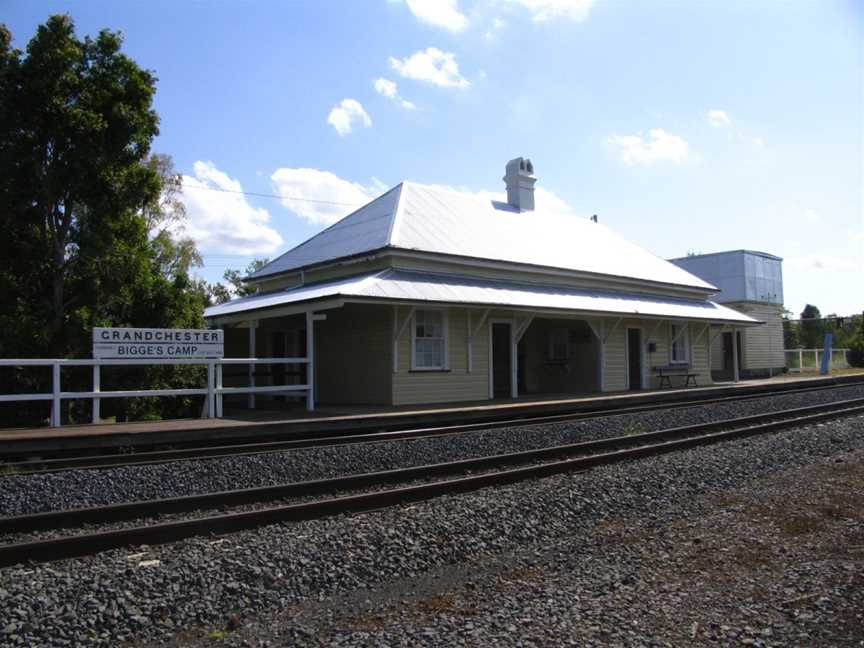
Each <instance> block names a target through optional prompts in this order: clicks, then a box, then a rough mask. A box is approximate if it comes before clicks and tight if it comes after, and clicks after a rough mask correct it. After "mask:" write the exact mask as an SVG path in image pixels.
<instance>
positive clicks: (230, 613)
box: [0, 417, 864, 646]
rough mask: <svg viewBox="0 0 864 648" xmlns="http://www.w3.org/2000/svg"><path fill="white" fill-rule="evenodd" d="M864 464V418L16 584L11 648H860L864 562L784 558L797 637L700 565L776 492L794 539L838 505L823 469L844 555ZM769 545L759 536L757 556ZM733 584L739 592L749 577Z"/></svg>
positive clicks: (7, 596) (162, 551)
mask: <svg viewBox="0 0 864 648" xmlns="http://www.w3.org/2000/svg"><path fill="white" fill-rule="evenodd" d="M862 450H864V418H862V417H856V418H851V419H846V420H843V421H838V422H832V423H826V424H820V425H817V426H810V427H807V428H800V429H796V430H789V431H784V432H781V433H778V434H774V435H769V436H764V437H757V438H753V439H750V440H747V441H735V442H729V443H725V444H721V445H714V446H708V447H704V448H697V449H694V450H690V451H687V452H682V453H676V454H670V455H666V456H662V457H657V458H652V459H646V460H642V461H638V462H632V463H628V464H620V465H615V466H608V467H604V468H599V469H596V470H594V471H591V472H588V473H581V474H575V475H561V476H556V477H551V478H548V479H542V480H536V481H531V482H523V483H520V484H515V485H512V486H507V487H500V488H495V489H485V490H483V491H478V492H476V493H471V494H465V495H459V496H449V497H442V498H438V499H435V500H432V501H429V502H425V503H419V504H414V505H411V506H406V507H400V508H394V509H387V510H381V511H375V512H371V513H368V514H364V515H357V516H340V517H336V518H331V519H327V520H319V521H315V522H308V523H299V524H284V525H273V526H270V527H265V528H262V529H259V530H257V531H255V532H244V533H238V534H234V535H231V536H226V537H224V538H219V539H195V540H190V541H186V542H182V543H177V544H174V545H165V546H159V547H152V548H136V549H134V550H122V551H119V550H118V551H112V552H108V553H105V554H102V555H98V556H94V557H91V558H87V559H76V560H69V561H63V562H60V563H55V564H52V565H35V566H24V567H15V568H8V569H4V570H2V571H0V618H3V619H4V620H6V621H5V623H6V625H5V627H3V628H0V645H10V646H15V645H48V646H53V645H69V646H75V645H111V646H115V645H123V642H124V641H129V642H132V643H131V644H130V645H157V644H158V645H164V644H166V643H167V644H169V645H188V644H189V643H190V642H191V643H192V644H193V645H202V646H203V645H214V643H217V642H221V645H225V646H228V645H230V646H236V645H261V646H265V645H267V646H282V645H299V646H319V645H320V646H329V645H342V646H367V645H368V646H373V645H374V646H382V645H391V646H400V645H404V646H409V645H410V646H415V645H429V646H445V645H446V646H453V645H476V646H480V645H490V643H492V642H494V643H496V644H500V645H502V646H509V645H513V646H515V645H524V646H531V645H535V646H548V645H567V641H570V640H572V645H598V646H599V645H604V646H611V645H627V646H630V645H633V646H636V645H639V646H642V645H676V646H678V645H688V639H687V638H688V637H690V633H692V634H693V635H694V637H695V638H693V639H692V640H690V641H691V642H692V643H693V645H703V643H702V642H703V641H704V642H710V641H711V637H712V636H713V637H715V638H714V641H719V642H720V643H719V644H717V645H727V644H729V643H732V642H733V641H734V642H735V643H739V642H740V643H743V644H744V645H748V644H746V643H745V642H744V639H747V640H752V642H753V643H752V644H750V645H766V646H785V645H819V643H818V642H816V641H815V640H810V641H807V640H805V635H806V637H809V638H810V639H812V638H813V637H816V636H819V635H817V634H814V633H818V632H821V630H819V628H821V627H822V626H823V625H825V624H824V623H823V622H824V621H825V620H826V619H827V620H830V621H831V623H830V624H828V625H830V626H831V627H832V628H833V629H834V630H836V631H837V632H839V633H840V634H839V635H838V636H839V638H840V639H836V638H835V639H836V640H835V641H834V642H833V643H831V642H829V643H828V644H824V643H823V644H821V645H854V644H851V643H849V644H844V643H843V641H845V639H844V637H845V636H846V635H844V634H843V628H845V627H846V626H845V625H843V624H842V623H840V621H842V619H845V618H847V617H846V616H844V615H847V613H848V614H851V615H852V616H851V617H850V619H851V620H854V619H855V616H854V615H855V613H856V612H855V608H854V606H853V607H852V608H850V607H849V605H852V603H854V602H855V599H854V597H855V592H856V591H858V592H859V595H860V589H859V590H855V589H854V588H853V589H848V590H847V589H844V587H847V585H848V587H851V586H852V585H851V583H853V580H854V578H855V577H858V576H860V564H861V563H860V561H859V562H858V563H857V567H856V569H857V570H858V571H857V572H847V571H846V568H847V567H848V566H849V565H850V564H851V563H850V562H849V561H847V560H845V559H837V560H833V561H832V560H830V559H825V558H823V557H817V558H816V559H814V560H812V561H811V562H810V563H808V562H806V561H804V560H802V558H801V556H806V555H808V554H807V553H806V551H805V549H806V546H805V547H803V549H802V546H801V543H800V542H799V543H798V544H797V545H796V544H794V543H792V542H789V543H787V544H788V546H785V545H784V546H782V547H781V548H771V549H770V551H769V550H767V549H766V552H767V554H770V555H772V556H773V555H782V553H778V552H780V551H781V549H782V551H785V552H786V555H788V556H789V557H790V565H791V567H790V570H791V571H790V572H789V573H788V574H787V573H785V572H784V578H785V577H787V576H788V578H786V579H785V580H777V579H775V580H774V581H771V580H769V581H768V582H769V583H770V582H773V583H774V585H771V587H774V588H775V589H776V591H773V590H772V591H771V592H769V593H768V595H766V596H769V598H771V597H773V598H772V599H771V600H774V598H779V597H783V598H782V600H781V601H779V603H778V602H777V601H775V603H776V604H777V605H780V606H781V607H782V605H787V607H788V606H791V609H793V610H799V609H800V610H804V609H806V610H809V612H806V614H809V615H810V617H808V618H809V619H810V621H813V622H812V623H810V621H807V622H806V623H805V624H804V625H799V624H797V622H796V623H791V625H790V624H789V623H786V622H785V621H784V620H783V616H782V614H779V613H778V614H776V615H775V614H774V613H773V612H772V616H771V618H770V619H769V620H768V622H767V625H766V622H763V621H764V619H763V618H762V617H759V614H763V612H764V614H767V612H765V610H767V608H765V610H762V609H761V608H759V607H758V600H757V597H756V595H755V592H756V591H757V590H758V582H759V577H760V572H759V565H758V562H757V561H756V560H755V559H754V560H750V562H748V561H747V560H745V559H742V560H739V561H736V562H735V564H736V565H739V563H740V564H744V565H751V566H752V570H751V571H752V574H750V576H749V577H748V578H752V579H753V592H754V594H753V595H751V597H750V598H751V599H752V600H748V599H747V598H746V597H745V598H738V597H737V595H731V596H730V597H727V596H726V594H725V592H724V590H723V588H722V587H720V586H718V585H717V584H716V583H714V582H711V581H710V579H709V578H708V576H707V575H705V574H708V575H710V574H711V573H713V572H712V571H711V570H712V569H713V568H712V567H711V565H710V564H708V563H705V564H704V565H702V566H701V567H700V566H699V565H700V563H699V562H698V561H696V559H697V558H698V557H699V556H700V555H703V554H704V556H707V557H708V558H711V559H716V560H715V562H716V561H720V562H721V564H722V561H723V560H725V561H726V562H729V561H730V560H731V559H733V558H735V556H736V554H734V553H731V554H729V553H725V555H724V551H723V550H724V549H728V550H730V551H734V550H736V549H737V547H734V546H733V547H731V548H730V547H729V546H728V545H727V544H725V543H723V542H720V541H719V540H718V542H720V544H717V545H714V544H711V543H712V542H713V535H712V534H714V533H715V531H716V529H720V528H724V527H723V525H726V526H728V527H730V529H731V534H730V535H731V537H732V538H733V539H734V538H735V537H736V534H737V532H738V528H737V527H736V526H735V525H736V524H738V523H737V522H736V519H737V518H736V516H735V515H734V513H735V511H736V507H739V506H743V507H744V509H742V510H746V506H747V504H748V502H750V501H751V500H750V499H747V498H748V497H749V496H750V495H749V493H759V492H760V491H759V489H760V488H762V489H763V491H764V488H765V487H761V486H760V484H761V483H763V482H764V481H765V480H769V479H777V480H780V482H783V480H785V484H786V485H785V487H784V489H781V488H780V487H776V491H769V494H770V495H771V496H772V497H773V499H770V498H767V499H766V498H758V497H755V496H753V498H752V501H762V502H771V503H772V504H771V505H770V506H768V505H767V504H766V507H767V508H765V509H764V511H756V512H754V513H753V517H758V518H759V519H761V518H762V517H766V518H770V520H774V521H775V522H776V524H781V523H782V521H783V520H787V519H790V518H793V517H795V516H796V515H797V514H798V513H801V511H800V510H799V509H800V507H801V504H800V502H803V501H804V498H805V497H807V496H811V497H812V496H814V494H818V492H819V491H818V490H814V486H813V484H814V483H815V482H814V481H813V480H812V479H811V480H809V481H806V480H804V479H802V476H803V475H804V474H805V473H803V472H802V471H807V470H814V469H823V470H825V471H828V475H829V476H830V475H833V474H835V473H836V475H837V485H836V489H837V491H838V492H839V491H840V490H841V488H846V490H847V491H848V492H846V493H845V496H846V500H845V503H844V505H843V508H842V510H841V509H838V508H836V507H835V508H832V509H830V510H831V511H834V513H832V514H831V516H828V517H827V518H826V519H827V520H829V521H831V523H832V524H833V525H834V528H832V533H833V534H834V535H833V537H834V538H835V539H837V540H838V543H839V544H840V545H842V544H843V542H845V541H846V540H844V538H845V536H844V535H843V534H847V535H849V536H850V537H854V535H855V534H856V533H857V534H858V537H859V538H861V536H864V530H862V527H861V524H862V518H861V512H862V510H864V504H862V501H861V496H862V493H861V489H862V481H864V480H862V479H861V475H862V474H864V473H862V472H848V473H847V474H846V475H845V479H844V474H843V473H842V472H841V468H838V466H840V467H846V466H848V467H850V471H854V469H855V467H856V466H857V467H859V469H860V467H861V465H862V464H864V456H862V452H861V451H862ZM854 451H858V452H857V453H854ZM838 460H839V461H842V463H837V462H838ZM832 470H833V471H834V472H831V471H832ZM856 476H857V477H856ZM770 488H775V487H773V486H772V487H770ZM736 498H744V499H743V500H741V503H739V502H738V500H737V499H736ZM856 498H857V499H856ZM829 500H830V498H829ZM814 506H816V508H817V509H818V502H817V504H814ZM796 507H797V508H796ZM760 516H761V517H760ZM801 517H806V515H803V514H802V515H801ZM801 524H802V525H804V527H805V528H807V527H806V524H805V522H802V523H801ZM718 525H719V526H718ZM741 528H742V529H744V527H741ZM795 528H797V527H795ZM817 528H818V527H817ZM742 532H743V531H742ZM803 535H804V536H805V539H806V540H808V541H810V539H811V536H809V535H807V534H803ZM718 537H719V536H718ZM813 537H815V536H813ZM697 539H698V540H699V542H696V540H697ZM685 540H686V541H687V542H689V545H688V547H689V548H688V550H687V551H688V552H689V553H687V552H684V553H683V554H682V553H680V552H679V551H678V547H680V546H681V545H682V543H683V542H684V541H685ZM757 540H758V539H757V538H755V536H753V537H750V536H748V535H746V533H745V535H743V536H742V537H740V538H739V545H740V546H741V547H743V548H753V547H754V546H756V542H757ZM652 542H653V543H654V544H651V543H652ZM861 542H862V541H859V544H861ZM850 546H854V543H853V545H850ZM607 549H610V551H608V552H607ZM703 549H704V550H703ZM745 558H746V556H745ZM829 558H830V557H829ZM649 559H652V560H654V561H655V563H656V564H667V565H672V566H673V567H675V568H676V569H677V570H679V571H680V572H681V575H680V577H679V578H678V582H677V584H676V582H671V581H670V582H665V581H662V580H661V579H659V578H658V577H656V576H653V575H652V573H651V572H646V571H645V569H644V568H643V567H641V566H640V565H641V563H640V561H645V560H649ZM673 559H674V560H673ZM793 559H794V560H793ZM675 560H677V561H678V562H677V563H676V562H675ZM729 564H730V565H731V564H732V563H731V562H730V563H729ZM739 566H740V565H739ZM748 569H749V568H748ZM687 570H689V572H688V571H687ZM700 572H705V574H701V573H700ZM747 573H750V572H747ZM796 574H797V575H798V576H796ZM825 574H829V575H833V576H836V578H833V580H832V578H827V577H826V578H827V580H826V581H825V583H820V585H822V586H824V587H829V586H830V591H828V592H827V594H825V595H824V596H822V597H821V598H826V599H827V602H826V601H824V600H821V598H820V597H819V596H815V597H813V599H812V600H810V599H801V600H800V601H792V603H785V604H784V603H783V601H787V600H790V599H797V598H798V597H801V596H807V595H809V594H811V593H812V592H810V591H799V590H800V587H801V585H800V583H799V581H800V579H801V578H803V579H807V578H816V576H817V575H818V576H823V575H825ZM799 576H800V578H798V577H799ZM847 576H848V578H847ZM729 578H730V588H731V587H732V586H736V587H737V585H738V583H737V581H736V580H735V579H736V574H735V572H734V571H732V570H730V573H729ZM796 578H798V580H796ZM844 578H846V580H843V579H844ZM574 579H575V580H574ZM700 579H702V581H700ZM775 581H776V582H775ZM847 581H848V583H847ZM700 582H701V583H702V584H700ZM859 585H860V583H859ZM664 588H665V589H664ZM688 588H689V590H688ZM805 589H806V588H805ZM691 590H692V591H695V592H696V593H698V592H700V591H704V592H714V594H713V596H714V599H715V600H714V603H715V604H716V605H721V603H722V604H723V605H727V606H728V609H727V610H725V613H728V614H727V616H726V617H723V616H722V615H719V613H717V614H714V613H713V612H712V613H711V614H714V616H712V615H711V614H708V613H707V612H706V616H699V617H698V618H692V617H689V616H686V615H684V612H685V611H686V610H687V609H688V606H690V604H691V603H692V602H693V601H695V600H696V599H695V598H693V595H692V594H690V593H688V591H691ZM333 596H344V597H345V598H335V599H331V598H330V597H333ZM703 598H704V597H703ZM708 598H711V597H710V596H709V597H708ZM367 599H368V600H369V603H366V601H367ZM319 600H320V602H319V603H316V601H319ZM661 600H662V606H663V607H662V609H658V607H657V606H658V605H660V604H661V603H660V602H661ZM724 601H725V603H723V602H724ZM850 601H851V603H850ZM703 602H704V601H700V604H701V603H703ZM707 602H710V601H707ZM707 602H705V604H707ZM613 604H615V605H613ZM616 605H617V607H616ZM316 606H318V607H316ZM465 606H467V608H465V609H469V610H472V612H471V618H470V619H467V620H466V618H465V615H464V614H462V612H461V611H460V610H462V609H463V607H465ZM676 606H677V607H676ZM754 606H755V607H754ZM796 606H797V607H796ZM286 610H287V612H286ZM736 610H737V612H736ZM747 610H750V611H749V612H747ZM760 610H762V611H761V612H760ZM772 610H773V608H772ZM715 612H716V610H715ZM858 613H860V608H858ZM270 614H276V616H274V617H271V616H269V615H270ZM802 614H804V613H803V612H802ZM259 615H261V616H260V619H259V618H258V617H259ZM778 615H779V616H778ZM787 616H789V615H787ZM751 617H752V618H751ZM799 617H800V615H799ZM799 617H796V618H799ZM634 619H635V620H637V621H640V623H643V624H644V625H636V626H634V625H633V623H632V622H633V620H634ZM664 619H665V620H666V621H663V622H662V623H661V621H662V620H664ZM805 620H806V619H805ZM757 621H758V623H757ZM859 621H860V619H859ZM693 623H697V624H698V625H697V627H696V628H695V631H694V630H693V626H692V624H693ZM712 624H714V625H712ZM715 626H716V627H715ZM723 626H726V629H723ZM859 626H860V622H859ZM234 628H237V629H236V631H234V632H232V633H229V636H228V637H226V638H225V639H222V640H219V639H217V637H219V636H221V633H223V632H227V631H228V630H231V629H234ZM748 628H749V629H748ZM790 628H791V629H790ZM673 630H674V631H675V632H678V633H679V634H677V635H674V636H673V635H672V634H669V633H670V632H673ZM766 630H769V631H770V634H765V631H766ZM796 633H797V634H796ZM801 633H805V634H804V635H802V634H801ZM658 637H659V638H658ZM841 640H842V641H841ZM148 642H149V643H148ZM195 642H199V643H198V644H196V643H195Z"/></svg>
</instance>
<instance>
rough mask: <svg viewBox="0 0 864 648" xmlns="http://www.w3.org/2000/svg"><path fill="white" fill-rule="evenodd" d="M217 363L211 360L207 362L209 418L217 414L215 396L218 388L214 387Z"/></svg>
mask: <svg viewBox="0 0 864 648" xmlns="http://www.w3.org/2000/svg"><path fill="white" fill-rule="evenodd" d="M214 365H215V363H214V362H213V361H212V360H211V361H210V362H208V363H207V418H214V417H215V416H216V399H215V398H214V396H215V392H216V390H215V389H214V388H213V383H214V377H215V376H214V374H215V373H216V372H215V371H214V368H215V367H214Z"/></svg>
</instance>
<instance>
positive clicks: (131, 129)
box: [0, 16, 160, 355]
mask: <svg viewBox="0 0 864 648" xmlns="http://www.w3.org/2000/svg"><path fill="white" fill-rule="evenodd" d="M10 43H11V36H10V34H9V32H8V30H7V29H6V28H5V27H3V28H2V30H0V79H2V81H0V84H2V92H0V114H2V115H3V116H4V117H5V119H4V120H3V122H2V125H0V129H2V132H0V143H2V147H0V148H2V151H3V153H2V154H0V155H2V157H0V175H2V176H3V183H2V186H0V192H2V194H0V195H2V204H3V205H4V206H5V209H4V213H3V220H4V225H5V226H6V227H4V230H8V231H10V232H11V236H10V237H8V238H7V237H4V240H3V243H2V245H3V248H2V252H3V254H2V255H0V257H2V258H3V261H0V264H2V265H0V272H2V275H3V277H4V279H6V280H7V282H12V284H13V287H18V288H24V289H25V290H24V292H25V294H22V295H20V296H19V299H18V300H16V302H15V304H14V305H15V308H16V310H17V311H25V312H24V313H22V314H23V315H24V320H23V321H25V322H28V324H26V325H25V328H24V330H23V331H22V332H23V333H25V337H29V336H26V332H27V331H28V330H29V331H33V329H32V328H30V324H29V323H32V322H33V321H34V320H35V321H40V322H44V325H45V327H44V333H41V334H39V335H37V336H36V337H38V338H39V339H35V340H31V344H30V345H29V346H30V347H31V348H35V349H41V350H42V352H43V353H44V352H45V351H46V350H47V351H49V352H50V353H51V354H52V355H61V354H64V353H66V352H67V351H68V350H69V346H70V344H71V345H73V346H74V341H72V340H70V339H69V338H68V336H67V334H66V332H67V331H69V330H70V329H69V327H68V325H69V324H70V313H71V312H72V311H73V310H74V309H75V308H80V307H81V306H84V305H85V304H83V303H82V297H84V296H86V295H87V291H86V290H80V288H81V287H82V286H81V284H82V283H84V284H86V285H87V286H91V287H92V286H93V285H94V283H95V284H97V285H98V284H100V283H101V282H106V283H108V284H115V283H117V282H118V281H123V280H127V279H129V278H130V274H134V273H136V271H139V270H142V267H141V266H142V264H143V263H144V262H145V259H143V258H141V257H140V256H138V255H136V251H140V247H141V246H140V242H141V239H142V237H144V238H146V235H147V231H146V225H145V223H144V221H143V220H142V219H141V218H138V217H136V215H137V214H138V212H140V210H141V209H143V207H144V206H145V205H148V204H153V201H154V200H155V199H156V198H157V197H158V196H159V193H160V179H159V177H158V174H157V173H156V172H155V171H154V169H153V168H151V167H149V166H148V165H147V164H142V161H143V160H145V158H146V156H147V154H148V152H149V148H150V143H151V141H152V139H153V137H154V136H155V135H156V134H157V133H158V118H157V115H156V112H155V111H154V110H153V108H152V100H153V95H154V93H155V78H154V76H153V75H152V74H151V73H150V72H148V71H146V70H143V69H141V68H140V67H138V65H136V64H135V63H134V62H133V61H132V60H131V59H129V58H128V57H126V56H125V55H123V54H122V53H121V52H120V47H121V43H122V41H121V38H120V36H119V34H116V33H112V32H110V31H107V30H103V31H102V32H100V33H99V35H98V36H97V37H96V38H95V39H92V38H90V37H87V38H85V39H84V40H83V41H82V40H79V39H78V38H77V37H76V35H75V30H74V25H73V23H72V20H71V19H70V18H69V17H68V16H52V17H51V18H49V19H48V21H47V22H46V23H45V24H44V25H41V26H40V27H39V28H38V29H37V32H36V35H35V36H34V37H33V38H32V39H31V40H30V42H29V44H28V46H27V53H26V55H23V54H22V52H20V51H19V50H14V49H12V48H11V46H10ZM4 288H5V289H9V288H10V286H9V284H8V283H7V284H6V285H5V286H4ZM13 317H14V316H13ZM13 323H14V322H13Z"/></svg>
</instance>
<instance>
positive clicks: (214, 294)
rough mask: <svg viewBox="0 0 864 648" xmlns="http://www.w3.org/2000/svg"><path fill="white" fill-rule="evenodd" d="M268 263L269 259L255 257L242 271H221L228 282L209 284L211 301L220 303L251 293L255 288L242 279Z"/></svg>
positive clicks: (230, 269) (231, 269)
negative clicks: (226, 283)
mask: <svg viewBox="0 0 864 648" xmlns="http://www.w3.org/2000/svg"><path fill="white" fill-rule="evenodd" d="M268 263H270V260H269V259H255V260H253V261H252V262H251V263H250V264H249V265H248V266H246V270H244V271H240V270H235V269H233V268H229V269H228V270H226V271H225V272H224V273H222V278H223V279H224V280H225V281H227V282H228V285H225V284H222V283H216V284H211V285H210V297H211V299H212V301H214V302H216V303H217V304H222V303H224V302H227V301H229V300H231V299H234V298H236V297H246V296H247V295H251V294H253V293H254V292H255V288H253V287H252V286H250V285H249V284H248V283H246V282H245V281H243V279H244V278H245V277H248V276H249V275H251V274H252V273H253V272H257V271H258V270H260V269H261V268H263V267H264V266H265V265H267V264H268Z"/></svg>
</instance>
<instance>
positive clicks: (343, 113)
mask: <svg viewBox="0 0 864 648" xmlns="http://www.w3.org/2000/svg"><path fill="white" fill-rule="evenodd" d="M355 122H359V123H360V124H362V125H363V126H365V127H366V128H369V127H370V126H371V125H372V119H371V118H370V117H369V114H368V113H367V112H366V110H365V109H364V108H363V105H362V104H361V103H360V102H359V101H357V100H356V99H343V100H342V101H340V102H339V103H338V104H336V105H335V106H333V109H332V110H331V111H330V114H329V115H327V123H328V124H330V125H331V126H333V128H335V129H336V132H337V133H339V135H340V136H342V137H345V136H346V135H347V134H348V133H350V132H351V129H352V127H353V125H354V123H355Z"/></svg>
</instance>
